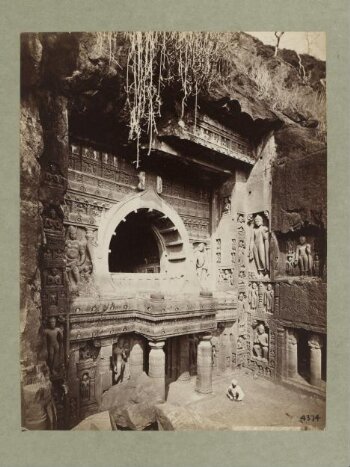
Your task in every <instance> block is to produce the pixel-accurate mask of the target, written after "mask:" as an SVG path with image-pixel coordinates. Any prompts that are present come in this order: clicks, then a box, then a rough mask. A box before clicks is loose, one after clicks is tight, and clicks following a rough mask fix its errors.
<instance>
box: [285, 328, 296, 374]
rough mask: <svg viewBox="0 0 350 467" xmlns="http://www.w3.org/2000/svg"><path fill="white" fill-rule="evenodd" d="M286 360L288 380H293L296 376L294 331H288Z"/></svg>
mask: <svg viewBox="0 0 350 467" xmlns="http://www.w3.org/2000/svg"><path fill="white" fill-rule="evenodd" d="M287 358H288V364H287V366H288V370H287V374H288V378H295V377H296V376H297V374H298V339H297V335H296V333H295V332H294V331H288V337H287Z"/></svg>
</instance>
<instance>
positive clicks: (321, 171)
mask: <svg viewBox="0 0 350 467" xmlns="http://www.w3.org/2000/svg"><path fill="white" fill-rule="evenodd" d="M275 141H276V152H277V161H276V164H275V166H274V168H273V178H272V219H271V221H272V230H274V231H280V232H288V231H289V230H293V229H294V230H295V229H296V228H300V227H301V226H303V225H308V224H309V225H313V226H317V227H321V228H322V227H324V226H325V225H326V223H327V150H326V146H325V143H323V142H322V141H320V140H319V138H318V136H317V134H316V132H315V131H314V130H312V129H309V128H301V127H298V126H296V125H293V126H289V127H286V128H283V129H280V130H278V131H277V132H276V133H275Z"/></svg>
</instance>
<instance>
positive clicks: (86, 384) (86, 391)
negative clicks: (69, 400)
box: [80, 372, 90, 400]
mask: <svg viewBox="0 0 350 467" xmlns="http://www.w3.org/2000/svg"><path fill="white" fill-rule="evenodd" d="M80 397H81V398H82V399H83V400H89V399H90V376H89V373H87V372H86V373H84V374H83V376H82V378H81V381H80Z"/></svg>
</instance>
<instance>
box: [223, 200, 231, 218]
mask: <svg viewBox="0 0 350 467" xmlns="http://www.w3.org/2000/svg"><path fill="white" fill-rule="evenodd" d="M230 212H231V199H230V197H229V196H227V197H226V198H224V207H223V210H222V213H223V214H230Z"/></svg>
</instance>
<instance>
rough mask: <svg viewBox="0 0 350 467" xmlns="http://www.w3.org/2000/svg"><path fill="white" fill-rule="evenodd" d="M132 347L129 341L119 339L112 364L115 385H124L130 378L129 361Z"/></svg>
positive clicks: (114, 349)
mask: <svg viewBox="0 0 350 467" xmlns="http://www.w3.org/2000/svg"><path fill="white" fill-rule="evenodd" d="M129 355H130V345H129V342H128V341H127V340H124V339H119V340H118V343H117V344H116V345H115V346H114V348H113V355H112V363H113V373H114V383H115V384H118V383H122V382H123V381H126V380H128V379H129V377H130V373H129V363H128V359H129Z"/></svg>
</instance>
